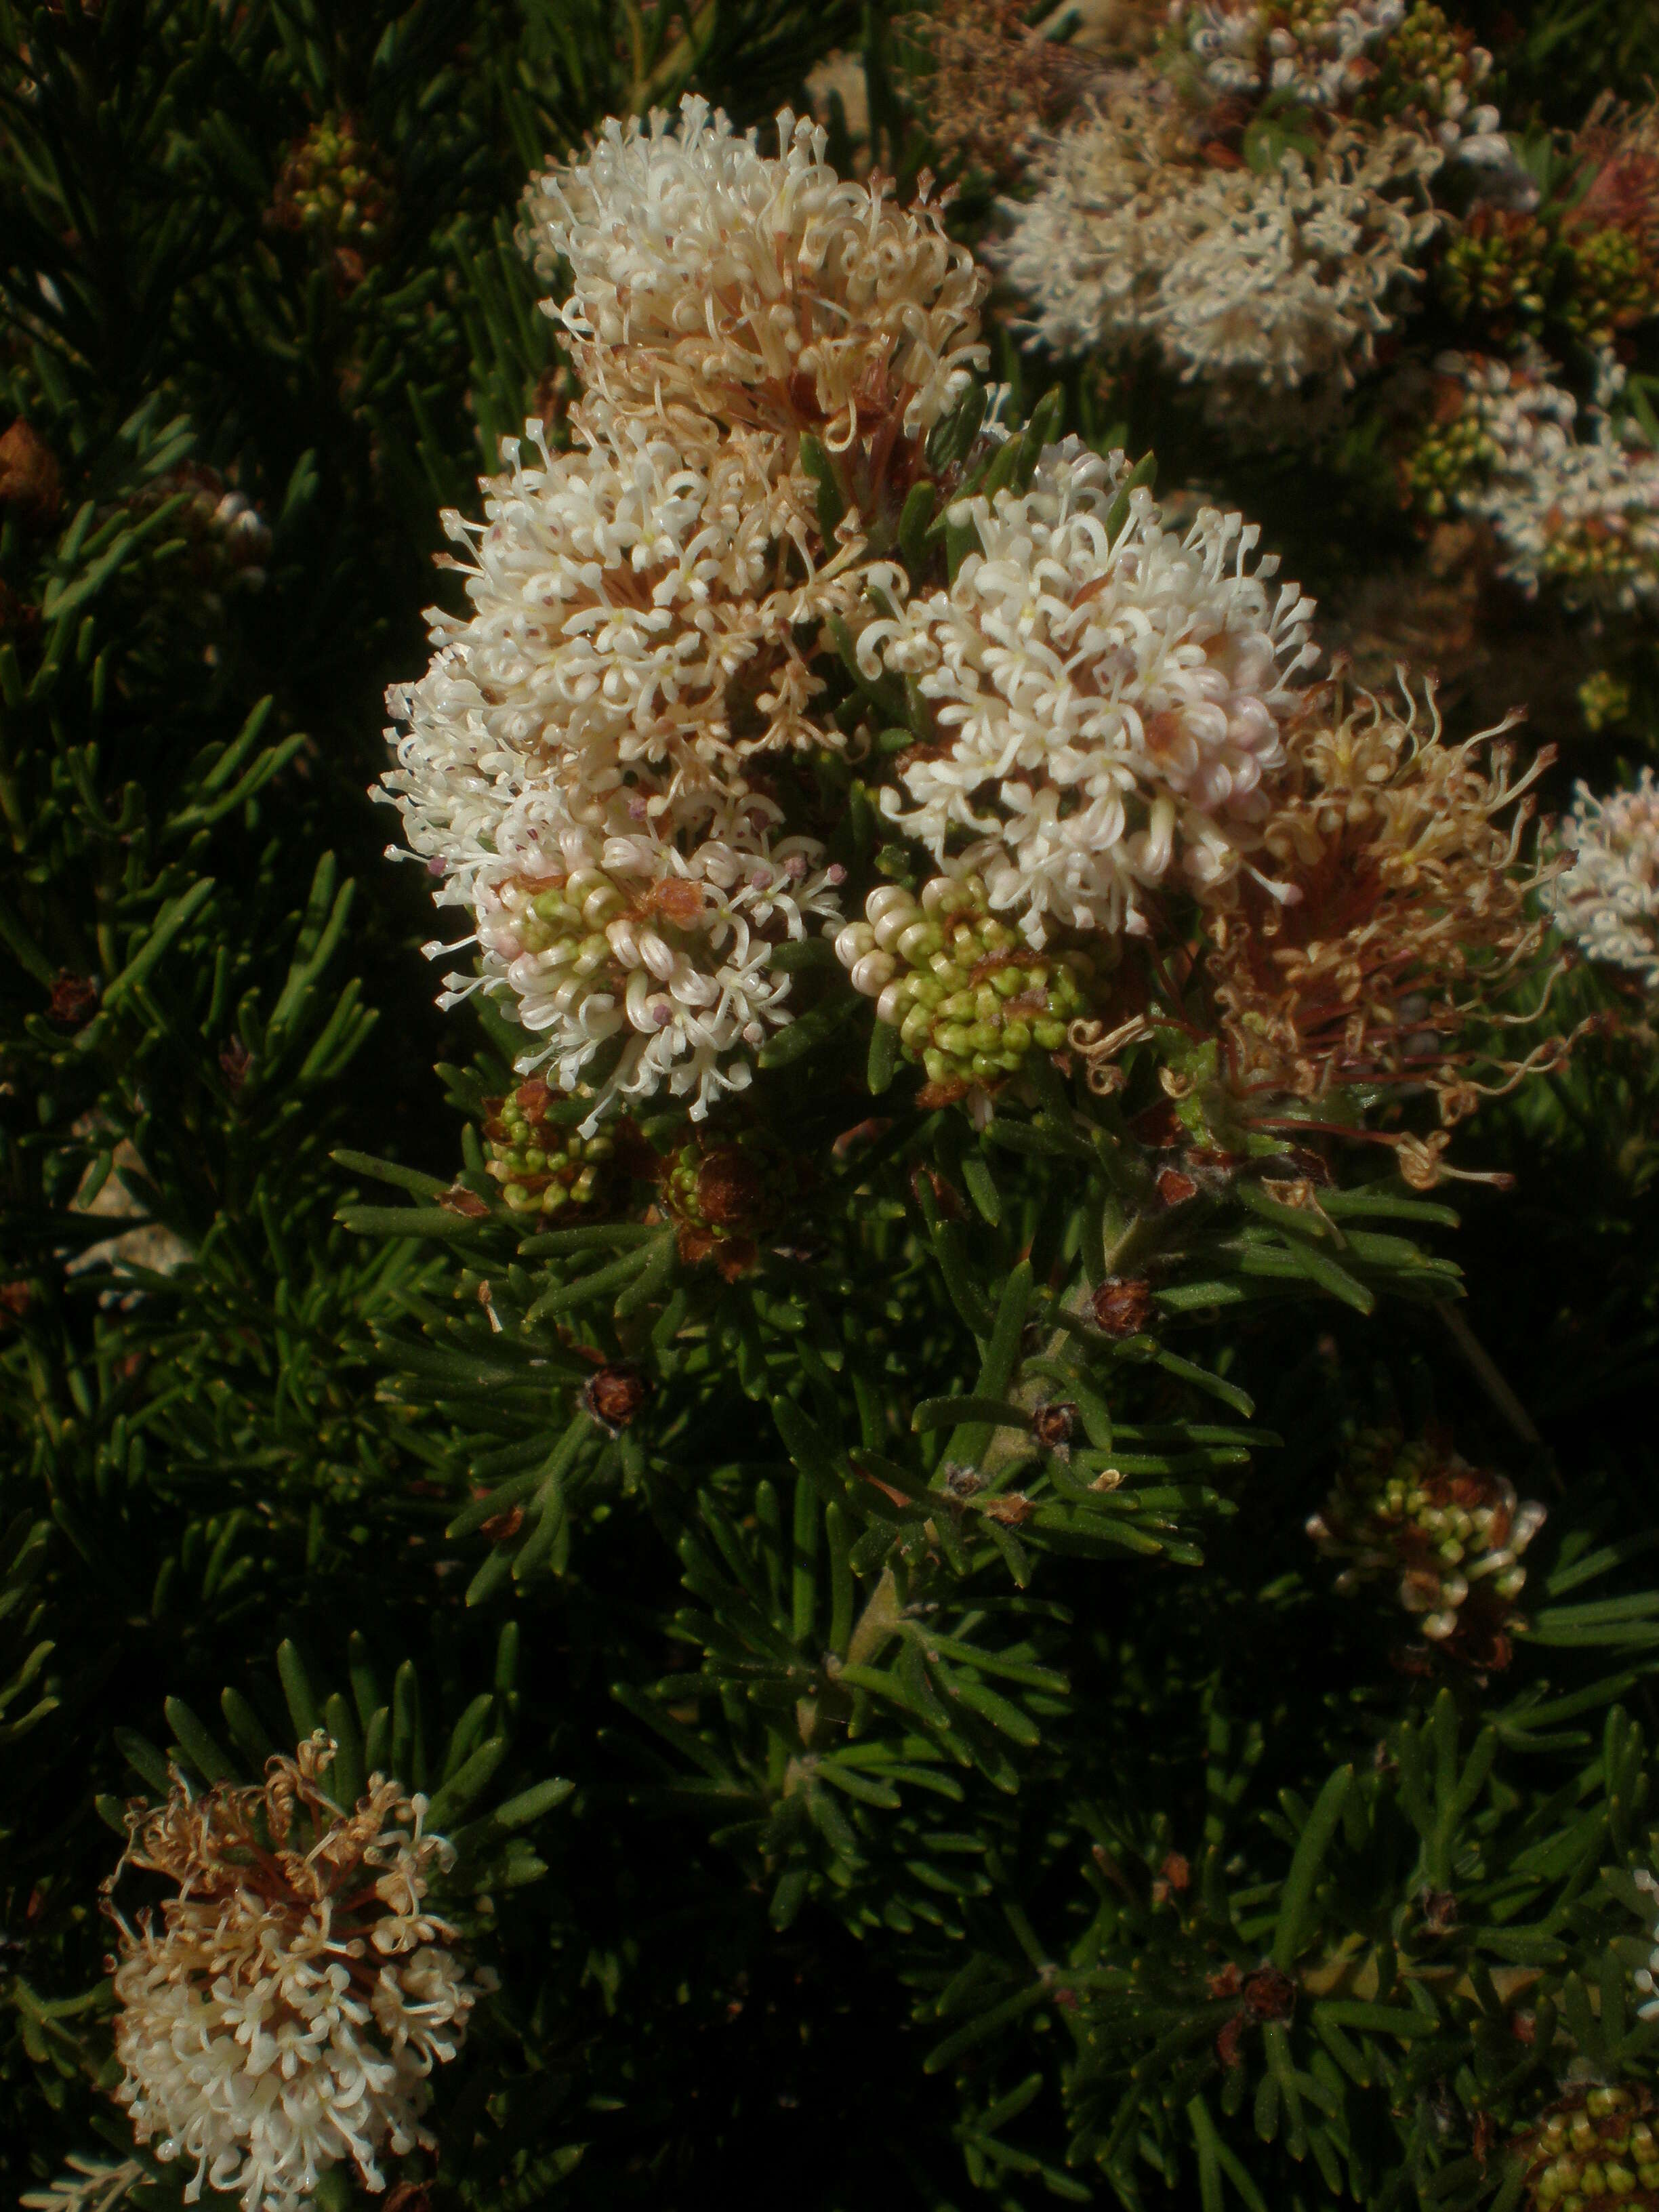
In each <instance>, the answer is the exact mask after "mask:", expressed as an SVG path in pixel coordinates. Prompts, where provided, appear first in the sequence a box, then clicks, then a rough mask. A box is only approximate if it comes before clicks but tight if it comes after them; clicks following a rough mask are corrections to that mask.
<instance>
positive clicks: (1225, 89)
mask: <svg viewBox="0 0 1659 2212" xmlns="http://www.w3.org/2000/svg"><path fill="white" fill-rule="evenodd" d="M1408 14H1409V10H1408V9H1407V5H1406V0H1299V4H1297V5H1296V6H1295V7H1293V8H1292V9H1290V10H1289V11H1288V17H1289V20H1288V21H1287V20H1286V15H1287V11H1286V10H1285V9H1284V8H1282V7H1281V6H1279V5H1272V6H1269V5H1266V4H1264V0H1172V5H1171V7H1170V21H1171V23H1172V25H1173V26H1174V27H1175V28H1176V31H1177V32H1178V33H1181V34H1182V36H1183V37H1184V40H1185V44H1186V47H1187V50H1188V52H1189V53H1190V54H1191V55H1192V57H1193V58H1194V61H1195V62H1196V64H1198V68H1199V72H1200V78H1201V81H1202V83H1203V85H1204V88H1205V89H1206V91H1207V92H1208V93H1209V94H1211V95H1212V97H1214V98H1216V99H1218V100H1225V99H1230V98H1231V99H1237V98H1238V97H1239V96H1240V95H1243V96H1245V97H1247V98H1261V97H1262V96H1264V95H1266V94H1270V93H1272V94H1278V95H1279V97H1280V98H1281V99H1284V100H1294V101H1295V102H1296V103H1297V105H1298V106H1304V107H1310V108H1314V109H1316V110H1320V111H1323V112H1328V113H1342V112H1346V111H1347V110H1348V109H1349V108H1350V107H1351V106H1352V104H1353V102H1354V101H1355V100H1357V99H1358V97H1360V96H1361V95H1362V94H1364V90H1365V88H1366V87H1367V85H1368V84H1370V82H1371V81H1372V80H1373V79H1374V78H1375V76H1376V72H1377V65H1378V60H1379V58H1380V57H1382V56H1383V55H1384V54H1385V53H1386V51H1387V48H1388V45H1389V40H1391V39H1392V38H1393V37H1394V36H1395V33H1397V32H1398V31H1400V30H1401V28H1402V27H1404V26H1405V25H1406V23H1407V16H1408ZM1450 46H1451V52H1449V54H1448V55H1447V57H1446V60H1445V62H1443V64H1442V66H1441V67H1440V69H1439V70H1438V71H1435V70H1433V69H1432V67H1431V70H1430V73H1428V74H1426V75H1425V76H1423V77H1421V78H1420V79H1419V80H1418V81H1417V82H1413V85H1412V87H1411V94H1412V98H1411V100H1410V105H1411V106H1413V107H1415V108H1418V109H1419V110H1420V111H1421V112H1422V113H1423V114H1424V116H1425V118H1426V119H1427V120H1429V121H1430V122H1431V124H1432V125H1433V129H1434V134H1435V137H1436V139H1437V142H1438V143H1439V144H1440V145H1441V146H1442V147H1443V148H1444V149H1445V150H1446V152H1447V153H1449V154H1455V155H1456V156H1457V157H1458V158H1459V159H1461V160H1463V161H1469V162H1471V163H1473V164H1474V166H1476V167H1485V168H1502V167H1508V166H1509V164H1510V162H1511V161H1512V160H1513V155H1512V154H1511V152H1510V146H1509V143H1508V141H1507V140H1506V139H1505V138H1504V136H1503V133H1502V131H1501V130H1500V129H1499V123H1498V110H1497V109H1496V108H1495V107H1493V106H1491V105H1490V104H1487V103H1480V104H1477V103H1476V102H1475V101H1474V99H1473V98H1472V97H1471V94H1472V93H1473V91H1474V88H1476V87H1477V86H1479V85H1480V83H1481V82H1483V81H1484V79H1485V78H1486V76H1487V75H1488V74H1489V73H1490V71H1491V69H1492V56H1491V55H1490V54H1489V53H1488V52H1486V48H1485V47H1484V46H1459V45H1458V43H1457V42H1456V40H1455V38H1454V39H1452V40H1451V41H1450Z"/></svg>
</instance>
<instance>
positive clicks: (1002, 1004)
mask: <svg viewBox="0 0 1659 2212" xmlns="http://www.w3.org/2000/svg"><path fill="white" fill-rule="evenodd" d="M866 913H867V915H868V916H869V919H868V921H864V922H854V924H852V925H851V927H849V928H848V929H846V930H843V931H842V934H841V937H840V938H839V939H837V940H836V951H838V952H839V953H840V954H841V957H842V959H843V961H845V962H846V963H847V964H848V966H849V967H851V968H852V969H853V981H854V984H855V985H856V987H858V988H859V989H860V990H861V991H864V992H866V993H867V994H869V995H870V996H872V997H875V998H877V1006H876V1012H877V1016H878V1019H880V1020H882V1021H884V1022H885V1023H887V1024H889V1025H890V1027H892V1028H894V1029H896V1030H897V1031H898V1033H899V1037H900V1041H901V1042H902V1046H903V1048H904V1051H905V1053H906V1054H907V1055H908V1057H909V1058H910V1059H911V1060H920V1061H921V1064H922V1066H924V1067H925V1068H926V1069H927V1079H928V1081H929V1082H930V1083H953V1082H961V1083H978V1084H986V1083H1000V1081H1001V1080H1002V1079H1003V1078H1004V1077H1005V1076H1009V1075H1014V1074H1017V1073H1018V1071H1019V1069H1020V1067H1021V1066H1022V1065H1023V1063H1024V1060H1026V1058H1027V1057H1028V1055H1029V1054H1032V1053H1034V1052H1056V1051H1058V1050H1059V1049H1060V1047H1061V1046H1062V1045H1063V1044H1064V1043H1065V1042H1066V1029H1067V1027H1068V1025H1069V1024H1071V1023H1073V1022H1074V1021H1077V1020H1079V1018H1082V1017H1084V1016H1085V1015H1087V1014H1088V1013H1089V1012H1091V1009H1092V1004H1093V1001H1092V999H1091V986H1092V985H1093V983H1094V981H1095V974H1096V970H1095V963H1094V962H1093V961H1092V960H1091V958H1090V957H1089V956H1088V954H1086V953H1085V952H1081V951H1076V950H1074V949H1069V948H1068V949H1066V950H1062V951H1049V950H1044V951H1041V952H1038V951H1033V950H1032V949H1031V947H1030V945H1027V944H1026V942H1025V941H1024V939H1023V938H1022V937H1021V935H1020V933H1019V932H1018V930H1017V929H1013V928H1011V927H1009V925H1008V924H1007V923H1006V922H1005V921H1000V920H999V919H998V917H997V916H996V915H994V914H993V913H992V912H991V910H990V904H989V902H988V900H987V896H986V891H985V885H984V884H983V882H982V881H981V878H979V877H978V876H963V877H960V878H953V877H947V876H935V877H934V878H933V881H932V882H931V883H928V884H925V885H924V886H923V888H922V892H921V899H920V901H918V900H916V899H915V898H913V897H912V896H911V895H910V894H909V892H908V891H907V890H902V889H900V888H899V886H898V885H896V884H890V885H887V886H884V888H883V889H882V890H878V891H874V892H872V894H871V896H870V900H869V902H868V905H867V907H866ZM866 939H867V940H868V942H867V943H866Z"/></svg>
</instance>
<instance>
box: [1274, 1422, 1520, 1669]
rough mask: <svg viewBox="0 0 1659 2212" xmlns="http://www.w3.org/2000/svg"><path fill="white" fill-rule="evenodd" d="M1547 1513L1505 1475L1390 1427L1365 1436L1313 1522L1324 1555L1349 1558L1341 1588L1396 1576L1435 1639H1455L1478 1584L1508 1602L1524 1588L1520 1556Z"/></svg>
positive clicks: (1501, 1601)
mask: <svg viewBox="0 0 1659 2212" xmlns="http://www.w3.org/2000/svg"><path fill="white" fill-rule="evenodd" d="M1543 1520H1544V1509H1543V1507H1542V1506H1541V1505H1534V1504H1527V1505H1522V1504H1518V1503H1517V1501H1516V1494H1515V1486H1514V1485H1513V1484H1512V1483H1510V1482H1509V1481H1507V1480H1505V1479H1504V1477H1503V1476H1502V1475H1498V1474H1491V1473H1489V1472H1487V1471H1486V1469H1485V1468H1477V1467H1472V1466H1471V1465H1470V1464H1469V1462H1468V1461H1467V1460H1465V1459H1463V1458H1462V1457H1460V1455H1458V1454H1457V1453H1456V1452H1455V1451H1452V1450H1450V1449H1448V1448H1447V1447H1446V1446H1445V1445H1444V1444H1442V1443H1434V1442H1432V1441H1431V1440H1430V1439H1427V1438H1419V1440H1417V1441H1416V1442H1414V1443H1404V1442H1403V1441H1402V1440H1401V1437H1399V1436H1398V1435H1397V1434H1395V1433H1394V1432H1392V1431H1370V1432H1368V1433H1366V1434H1365V1435H1364V1436H1362V1437H1359V1438H1358V1439H1357V1441H1356V1443H1355V1444H1354V1446H1353V1448H1352V1451H1351V1453H1350V1455H1349V1458H1348V1462H1347V1464H1346V1467H1345V1468H1344V1469H1343V1471H1342V1474H1341V1475H1340V1478H1339V1480H1338V1482H1337V1485H1336V1487H1335V1488H1334V1490H1333V1491H1332V1492H1331V1494H1330V1496H1329V1498H1328V1500H1327V1501H1326V1505H1325V1510H1324V1511H1323V1513H1316V1514H1314V1515H1313V1516H1312V1517H1311V1518H1310V1521H1309V1522H1308V1533H1309V1534H1310V1536H1312V1537H1313V1539H1314V1541H1316V1543H1317V1545H1318V1546H1319V1547H1320V1549H1321V1551H1322V1552H1324V1553H1326V1554H1327V1555H1328V1556H1329V1557H1332V1558H1336V1559H1342V1560H1343V1561H1344V1562H1345V1565H1344V1569H1343V1571H1342V1573H1341V1574H1340V1576H1339V1577H1338V1579H1337V1588H1338V1589H1340V1590H1347V1589H1352V1588H1353V1587H1354V1586H1355V1585H1356V1584H1357V1583H1360V1582H1363V1581H1369V1580H1371V1579H1373V1578H1374V1577H1377V1576H1379V1575H1383V1576H1394V1575H1397V1576H1398V1577H1400V1597H1401V1603H1402V1604H1403V1605H1404V1606H1405V1607H1406V1608H1407V1611H1408V1612H1411V1613H1419V1614H1421V1615H1422V1616H1423V1620H1422V1628H1423V1633H1424V1634H1425V1636H1427V1637H1428V1638H1431V1640H1434V1641H1438V1640H1439V1639H1441V1638H1444V1637H1447V1636H1449V1635H1450V1634H1451V1633H1452V1632H1453V1630H1454V1629H1455V1627H1456V1626H1457V1614H1458V1608H1459V1607H1461V1606H1462V1604H1463V1602H1464V1601H1465V1599H1466V1598H1467V1597H1468V1595H1469V1591H1470V1587H1471V1585H1472V1584H1474V1583H1480V1584H1481V1585H1483V1586H1484V1595H1486V1597H1487V1598H1488V1600H1489V1601H1493V1602H1495V1603H1496V1605H1497V1606H1498V1607H1499V1608H1500V1609H1501V1608H1503V1607H1507V1606H1509V1605H1510V1603H1511V1602H1512V1601H1513V1600H1514V1599H1516V1597H1518V1596H1519V1595H1520V1594H1521V1590H1522V1586H1523V1585H1524V1583H1525V1582H1526V1579H1527V1571H1526V1569H1525V1568H1524V1567H1523V1566H1522V1565H1521V1563H1520V1555H1521V1554H1522V1553H1523V1552H1524V1551H1525V1550H1526V1548H1527V1547H1528V1544H1530V1543H1531V1541H1532V1540H1533V1538H1534V1535H1535V1534H1537V1532H1538V1530H1539V1528H1541V1525H1542V1523H1543Z"/></svg>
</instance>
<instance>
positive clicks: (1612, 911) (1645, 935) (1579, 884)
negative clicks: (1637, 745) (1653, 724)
mask: <svg viewBox="0 0 1659 2212" xmlns="http://www.w3.org/2000/svg"><path fill="white" fill-rule="evenodd" d="M1560 844H1561V847H1562V849H1563V851H1564V852H1565V854H1566V855H1567V856H1568V858H1567V865H1566V866H1565V868H1564V869H1563V870H1562V872H1561V873H1560V874H1559V876H1557V877H1556V878H1555V879H1554V880H1553V883H1550V884H1547V886H1546V887H1545V889H1546V896H1547V903H1548V905H1549V907H1550V908H1551V910H1552V911H1553V914H1554V916H1555V920H1556V923H1557V926H1558V927H1559V929H1560V931H1561V933H1562V934H1563V935H1564V936H1565V937H1568V938H1571V939H1573V940H1574V942H1575V943H1576V944H1577V945H1578V947H1579V949H1580V951H1583V953H1584V954H1585V955H1586V956H1587V957H1589V959H1591V960H1606V961H1608V962H1610V963H1612V964H1613V966H1614V967H1618V968H1629V969H1634V970H1635V972H1636V973H1637V974H1638V975H1640V976H1641V978H1642V980H1643V981H1644V983H1645V984H1646V985H1647V986H1648V987H1649V989H1650V990H1652V989H1655V988H1659V786H1656V784H1655V782H1654V775H1653V770H1652V769H1650V768H1644V769H1643V770H1642V773H1641V775H1640V776H1639V778H1638V781H1636V783H1635V784H1634V785H1633V786H1632V788H1631V789H1630V790H1628V791H1615V792H1613V793H1612V794H1611V795H1610V796H1609V797H1607V798H1606V799H1597V798H1595V797H1593V796H1592V794H1591V793H1590V790H1589V786H1588V785H1586V784H1583V783H1581V784H1580V785H1579V786H1578V790H1577V798H1576V799H1575V800H1574V802H1573V808H1572V811H1571V814H1569V815H1568V816H1567V817H1566V819H1565V821H1564V822H1563V823H1562V824H1561V829H1560Z"/></svg>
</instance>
